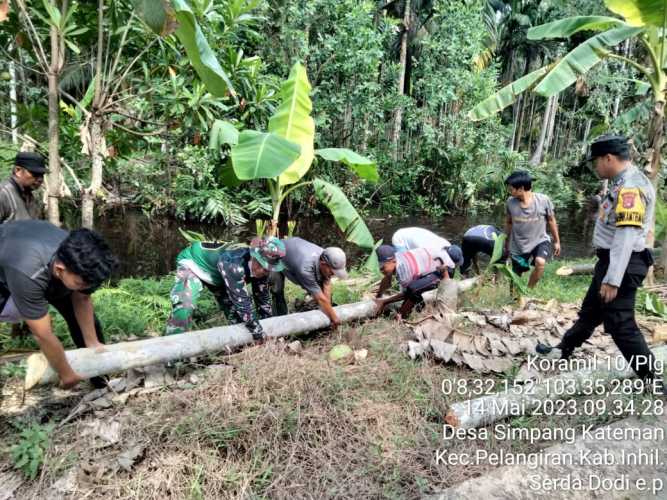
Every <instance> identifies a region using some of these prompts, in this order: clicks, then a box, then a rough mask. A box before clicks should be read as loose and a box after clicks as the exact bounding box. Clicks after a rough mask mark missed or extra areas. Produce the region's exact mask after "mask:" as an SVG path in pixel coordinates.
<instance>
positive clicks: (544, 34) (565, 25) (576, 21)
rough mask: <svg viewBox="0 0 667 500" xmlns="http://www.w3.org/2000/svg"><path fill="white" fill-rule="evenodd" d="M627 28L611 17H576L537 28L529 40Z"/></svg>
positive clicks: (533, 29) (531, 33) (531, 31)
mask: <svg viewBox="0 0 667 500" xmlns="http://www.w3.org/2000/svg"><path fill="white" fill-rule="evenodd" d="M620 26H627V24H625V23H624V22H623V21H621V20H620V19H617V18H615V17H609V16H575V17H568V18H565V19H560V20H558V21H553V22H551V23H546V24H542V25H540V26H535V27H534V28H530V29H529V30H528V40H543V39H545V38H567V37H569V36H572V35H574V34H575V33H578V32H580V31H607V30H608V29H610V28H618V27H620Z"/></svg>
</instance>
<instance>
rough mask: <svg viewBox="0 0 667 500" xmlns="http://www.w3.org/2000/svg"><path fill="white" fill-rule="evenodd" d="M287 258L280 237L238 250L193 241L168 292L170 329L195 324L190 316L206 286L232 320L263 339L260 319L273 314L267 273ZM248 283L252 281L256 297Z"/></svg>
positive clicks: (180, 258) (180, 330)
mask: <svg viewBox="0 0 667 500" xmlns="http://www.w3.org/2000/svg"><path fill="white" fill-rule="evenodd" d="M283 257H285V245H283V242H282V241H280V240H279V239H277V238H268V239H259V238H257V239H254V240H253V241H252V242H251V243H250V247H245V248H239V249H236V250H229V249H225V248H224V247H223V246H221V245H220V244H218V243H208V242H202V241H198V242H196V243H193V244H192V245H190V246H189V247H187V248H186V249H184V250H183V251H181V253H179V254H178V257H176V263H177V269H176V283H175V284H174V287H173V288H172V289H171V294H170V296H171V302H172V312H171V316H170V317H169V320H168V321H167V328H166V334H167V335H172V334H176V333H183V332H186V331H189V330H191V329H192V315H193V313H194V310H195V308H196V307H197V301H198V300H199V296H200V294H201V292H202V291H203V289H204V286H206V287H207V288H208V289H209V290H211V292H212V293H213V295H214V296H215V298H216V300H217V302H218V305H219V306H220V309H222V311H223V312H224V313H225V316H226V317H227V319H228V320H229V321H230V322H235V323H244V324H245V326H246V328H248V330H250V332H251V333H252V337H253V339H255V340H257V341H259V340H262V339H263V338H264V329H263V328H262V325H261V323H260V322H259V320H260V319H264V318H268V317H270V316H271V295H270V293H269V281H268V277H269V273H270V272H272V271H276V272H277V271H281V270H282V269H283V268H284V264H283V262H282V259H283ZM246 284H250V287H251V289H252V299H251V297H250V294H248V291H247V290H246ZM253 300H254V302H255V308H256V311H255V309H254V308H253Z"/></svg>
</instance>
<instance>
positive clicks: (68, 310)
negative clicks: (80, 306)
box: [50, 295, 106, 389]
mask: <svg viewBox="0 0 667 500" xmlns="http://www.w3.org/2000/svg"><path fill="white" fill-rule="evenodd" d="M50 304H51V305H52V306H53V307H55V308H56V310H57V311H58V312H59V313H60V315H61V316H62V317H63V318H64V319H65V322H66V323H67V327H68V329H69V334H70V337H72V340H73V341H74V344H75V345H76V346H77V347H86V342H85V340H84V339H83V333H82V332H81V327H79V322H78V321H77V320H76V315H75V314H74V306H73V305H72V297H71V296H70V295H66V296H65V297H62V298H58V299H55V300H52V301H51V302H50ZM94 318H95V333H96V334H97V340H99V341H100V342H101V343H102V344H104V335H103V333H102V325H101V324H100V321H99V320H98V319H97V316H94ZM90 382H91V383H92V384H93V385H94V386H95V387H97V388H98V389H99V388H101V387H106V379H105V378H104V377H93V378H91V379H90Z"/></svg>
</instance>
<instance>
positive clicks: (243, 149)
mask: <svg viewBox="0 0 667 500" xmlns="http://www.w3.org/2000/svg"><path fill="white" fill-rule="evenodd" d="M300 151H301V148H300V147H299V145H298V144H295V143H293V142H291V141H288V140H287V139H284V138H283V137H280V136H279V135H276V134H271V133H264V132H257V131H255V130H244V131H243V132H241V133H240V134H239V143H238V144H237V145H236V146H234V147H233V148H232V165H233V166H234V173H235V174H236V177H237V178H238V179H240V180H243V181H250V180H254V179H271V178H273V177H278V176H279V175H280V174H281V173H282V172H283V171H284V170H285V169H286V168H287V167H289V166H290V165H291V164H292V163H294V160H296V159H297V158H298V157H299V153H300Z"/></svg>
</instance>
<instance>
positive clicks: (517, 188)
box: [505, 171, 560, 288]
mask: <svg viewBox="0 0 667 500" xmlns="http://www.w3.org/2000/svg"><path fill="white" fill-rule="evenodd" d="M505 184H506V185H507V186H508V187H509V191H510V195H511V196H510V197H509V198H508V199H507V204H506V210H507V214H506V215H507V218H506V221H505V233H506V234H507V235H509V237H508V238H507V240H506V242H505V251H506V252H508V251H509V254H510V256H511V259H512V269H513V270H514V272H516V273H517V274H522V273H524V272H526V271H528V270H530V264H531V261H532V264H533V265H534V266H535V268H534V269H533V272H532V273H531V274H530V278H529V279H528V287H529V288H533V287H534V286H535V285H536V284H537V282H538V281H539V280H540V278H541V277H542V275H543V274H544V266H545V264H546V262H547V259H548V258H549V255H550V254H551V243H552V240H551V238H549V236H548V235H547V226H548V228H549V232H550V233H551V235H552V237H553V253H554V255H555V256H556V257H558V256H559V255H560V236H559V235H558V225H557V224H556V217H555V215H554V207H553V203H551V200H550V199H549V197H548V196H547V195H544V194H541V193H533V191H532V184H533V180H532V178H531V177H530V174H529V173H528V172H525V171H516V172H513V173H512V174H511V175H510V176H509V177H508V178H507V179H506V180H505Z"/></svg>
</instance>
